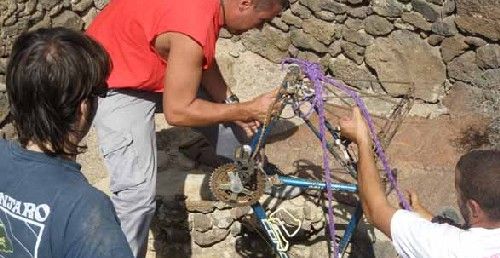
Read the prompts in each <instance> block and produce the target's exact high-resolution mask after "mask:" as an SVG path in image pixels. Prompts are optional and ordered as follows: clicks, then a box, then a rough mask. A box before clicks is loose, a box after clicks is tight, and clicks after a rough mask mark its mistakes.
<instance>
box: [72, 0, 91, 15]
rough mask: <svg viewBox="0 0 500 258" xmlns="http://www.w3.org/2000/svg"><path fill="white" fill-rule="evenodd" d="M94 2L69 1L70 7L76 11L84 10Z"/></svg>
mask: <svg viewBox="0 0 500 258" xmlns="http://www.w3.org/2000/svg"><path fill="white" fill-rule="evenodd" d="M93 4H94V2H93V1H92V0H80V1H78V2H77V3H74V1H72V2H71V9H72V10H73V11H76V12H84V11H87V10H88V9H90V7H91V6H92V5H93Z"/></svg>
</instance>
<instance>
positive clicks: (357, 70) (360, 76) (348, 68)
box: [328, 58, 377, 90]
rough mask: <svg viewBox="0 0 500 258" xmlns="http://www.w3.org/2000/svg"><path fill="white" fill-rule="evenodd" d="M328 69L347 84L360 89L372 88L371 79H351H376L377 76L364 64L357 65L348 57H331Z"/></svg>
mask: <svg viewBox="0 0 500 258" xmlns="http://www.w3.org/2000/svg"><path fill="white" fill-rule="evenodd" d="M328 70H329V71H330V72H331V73H332V75H333V76H334V77H335V78H336V79H338V80H341V81H344V82H345V83H346V84H348V85H350V86H353V87H356V88H358V89H363V90H366V89H371V88H372V83H371V82H369V81H349V80H352V79H355V80H373V81H376V80H377V77H375V76H374V75H373V74H371V73H370V71H368V69H367V68H366V67H365V66H364V65H357V64H355V63H354V62H353V61H351V60H350V59H347V58H335V59H333V58H332V59H330V62H329V64H328Z"/></svg>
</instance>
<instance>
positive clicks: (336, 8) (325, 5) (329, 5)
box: [320, 1, 347, 14]
mask: <svg viewBox="0 0 500 258" xmlns="http://www.w3.org/2000/svg"><path fill="white" fill-rule="evenodd" d="M321 3H322V4H321V5H320V6H321V10H326V11H330V12H333V13H335V14H344V13H345V12H346V10H347V6H345V5H343V4H341V3H338V2H334V1H321Z"/></svg>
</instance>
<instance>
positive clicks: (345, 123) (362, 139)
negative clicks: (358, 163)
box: [340, 107, 371, 145]
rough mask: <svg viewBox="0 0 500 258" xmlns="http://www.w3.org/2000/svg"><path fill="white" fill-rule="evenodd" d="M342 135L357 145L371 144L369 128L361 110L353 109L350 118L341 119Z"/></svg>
mask: <svg viewBox="0 0 500 258" xmlns="http://www.w3.org/2000/svg"><path fill="white" fill-rule="evenodd" d="M340 133H341V135H342V136H344V137H346V138H348V139H349V140H351V141H352V142H354V143H356V144H358V145H359V144H361V143H363V144H366V143H368V144H371V139H370V134H369V130H368V126H367V125H366V122H365V120H364V118H363V116H362V115H361V111H360V110H359V108H357V107H355V108H353V109H352V114H351V116H350V117H343V118H341V119H340Z"/></svg>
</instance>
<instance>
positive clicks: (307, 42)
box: [290, 30, 328, 53]
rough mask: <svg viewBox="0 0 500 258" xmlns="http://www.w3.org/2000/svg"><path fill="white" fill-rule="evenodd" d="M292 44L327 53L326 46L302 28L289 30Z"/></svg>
mask: <svg viewBox="0 0 500 258" xmlns="http://www.w3.org/2000/svg"><path fill="white" fill-rule="evenodd" d="M290 39H291V41H292V44H293V45H294V46H296V47H298V48H299V49H300V48H302V49H307V50H312V51H315V52H318V53H327V52H328V48H327V47H326V46H325V45H323V44H322V43H321V42H319V41H318V40H317V39H315V38H314V37H311V36H309V35H308V34H306V33H304V32H303V31H302V30H292V31H291V32H290Z"/></svg>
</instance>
